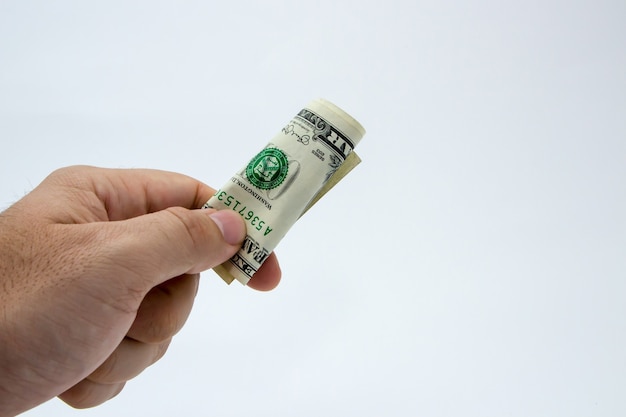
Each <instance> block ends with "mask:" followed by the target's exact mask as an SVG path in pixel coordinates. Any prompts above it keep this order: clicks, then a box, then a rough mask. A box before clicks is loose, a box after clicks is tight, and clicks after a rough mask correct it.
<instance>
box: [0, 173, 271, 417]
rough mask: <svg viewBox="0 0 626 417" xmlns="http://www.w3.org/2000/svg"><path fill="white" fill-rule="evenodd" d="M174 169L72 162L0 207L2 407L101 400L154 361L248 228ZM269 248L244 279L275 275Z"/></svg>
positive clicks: (266, 283) (7, 411) (259, 281)
mask: <svg viewBox="0 0 626 417" xmlns="http://www.w3.org/2000/svg"><path fill="white" fill-rule="evenodd" d="M214 192H215V191H214V190H213V189H212V188H210V187H208V186H207V185H205V184H202V183H201V182H199V181H196V180H194V179H192V178H190V177H186V176H184V175H181V174H175V173H170V172H163V171H154V170H111V169H101V168H93V167H69V168H63V169H60V170H58V171H55V172H54V173H52V174H51V175H50V176H49V177H48V178H46V179H45V180H44V181H43V182H42V183H41V184H40V185H39V186H38V187H37V188H36V189H34V190H33V191H32V192H31V193H30V194H28V195H27V196H25V197H24V198H23V199H21V200H20V201H18V202H17V203H15V204H14V205H13V206H11V207H10V208H8V209H7V210H6V211H5V212H3V213H1V214H0V416H2V417H4V416H13V415H16V414H18V413H20V412H23V411H25V410H27V409H30V408H32V407H34V406H36V405H38V404H41V403H43V402H45V401H47V400H48V399H50V398H53V397H55V396H58V397H59V398H61V399H62V400H63V401H65V402H67V403H68V404H70V405H71V406H73V407H77V408H86V407H93V406H96V405H99V404H101V403H103V402H105V401H107V400H109V399H110V398H113V397H114V396H115V395H117V394H118V393H119V392H120V391H121V390H122V388H123V387H124V384H125V382H126V381H128V380H129V379H131V378H133V377H135V376H136V375H138V374H139V373H141V372H142V371H143V370H144V369H145V368H147V367H148V366H150V365H151V364H153V363H154V362H156V361H157V360H159V359H160V358H161V357H162V356H163V354H164V353H165V352H166V350H167V347H168V345H169V344H170V342H171V340H172V337H173V336H174V335H175V334H176V333H177V332H178V331H179V330H180V329H181V327H182V326H183V324H184V323H185V321H186V319H187V317H188V315H189V313H190V311H191V308H192V305H193V300H194V297H195V295H196V292H197V290H198V280H199V273H200V272H201V271H204V270H206V269H209V268H212V267H214V266H216V265H219V264H220V263H222V262H224V261H225V260H227V259H228V258H230V257H231V256H232V255H233V254H234V253H235V252H236V251H237V250H238V248H239V247H240V244H241V243H242V241H243V238H244V236H245V224H244V221H243V219H242V218H241V217H240V216H239V215H238V214H237V213H235V212H233V211H228V210H224V211H219V212H216V211H214V210H197V209H198V208H199V207H201V206H202V204H203V203H204V202H206V201H207V200H208V199H209V198H210V197H211V196H212V195H213V194H214ZM280 274H281V273H280V267H279V266H278V262H277V259H276V257H275V255H274V254H272V255H271V256H270V257H269V258H268V260H267V261H266V262H265V263H264V264H263V266H262V268H261V269H260V270H259V271H258V272H257V274H256V275H255V276H254V277H253V279H252V280H251V281H250V282H249V284H248V286H249V287H251V288H254V289H257V290H262V291H266V290H271V289H272V288H274V287H275V286H276V285H278V282H279V281H280Z"/></svg>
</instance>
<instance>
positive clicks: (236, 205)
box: [204, 99, 365, 285]
mask: <svg viewBox="0 0 626 417" xmlns="http://www.w3.org/2000/svg"><path fill="white" fill-rule="evenodd" d="M364 134H365V129H363V127H362V126H361V125H360V124H359V122H357V121H356V120H354V119H353V118H352V117H350V116H349V115H348V114H347V113H345V112H344V111H343V110H341V109H340V108H339V107H337V106H335V105H334V104H332V103H330V102H329V101H326V100H323V99H318V100H313V101H311V102H310V103H309V104H308V105H307V106H306V107H305V108H304V109H302V110H301V111H300V112H299V113H298V114H297V115H296V116H294V118H293V119H292V120H291V121H290V122H289V123H288V124H287V125H286V126H285V127H283V128H282V130H281V131H280V132H279V133H278V134H277V135H276V136H275V137H274V138H273V139H272V140H271V141H270V143H268V144H267V146H265V148H263V149H262V150H261V152H259V153H258V154H256V155H255V156H254V157H253V158H252V159H251V160H250V162H249V163H248V164H247V165H246V166H244V167H243V168H242V169H241V170H240V171H239V172H237V173H236V174H235V175H234V176H233V177H232V178H231V179H230V181H229V182H228V183H227V184H226V185H224V186H223V187H222V188H221V189H219V190H218V191H217V192H216V193H215V195H214V196H213V197H211V199H210V200H209V201H207V202H206V204H205V205H204V208H214V209H218V210H223V209H230V210H234V211H236V212H238V213H239V214H240V215H241V216H242V217H243V218H244V220H245V221H246V226H247V236H246V238H245V239H244V242H243V245H242V247H241V249H240V250H239V251H238V252H237V253H236V254H235V255H234V256H233V257H232V258H231V259H229V260H228V261H226V262H224V263H223V264H221V265H219V266H217V267H215V268H214V270H215V272H217V274H218V275H219V276H220V277H222V279H223V280H224V281H226V282H227V283H229V284H230V283H231V282H232V281H233V280H235V279H237V280H238V281H239V282H241V283H242V284H244V285H245V284H247V283H248V281H249V280H250V278H252V276H253V275H254V273H255V272H256V271H257V270H258V269H259V267H260V266H261V264H263V262H264V261H265V260H266V259H267V257H268V256H269V254H270V253H271V252H272V251H273V250H274V248H275V247H276V246H277V245H278V243H279V242H280V240H281V239H282V238H283V237H284V236H285V234H286V233H287V231H288V230H289V229H290V228H291V226H292V225H293V224H294V223H295V222H296V220H298V218H299V217H300V216H302V215H303V214H304V213H305V212H306V211H307V210H308V209H309V208H310V207H311V206H312V205H313V204H315V203H316V202H317V201H318V200H319V199H320V198H321V197H322V196H323V195H324V194H326V192H327V191H328V190H330V189H331V188H332V187H333V186H334V185H335V184H337V182H338V181H339V180H341V178H343V177H344V176H345V175H346V174H347V173H348V172H349V171H350V170H352V168H354V167H355V166H356V165H357V164H358V163H359V162H360V161H361V160H360V159H359V157H358V156H357V155H356V154H355V153H354V152H353V150H354V147H355V146H356V145H357V143H358V142H359V141H360V140H361V138H362V137H363V135H364Z"/></svg>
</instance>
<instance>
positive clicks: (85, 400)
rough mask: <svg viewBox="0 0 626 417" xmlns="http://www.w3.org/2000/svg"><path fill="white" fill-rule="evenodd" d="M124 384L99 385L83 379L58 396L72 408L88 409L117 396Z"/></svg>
mask: <svg viewBox="0 0 626 417" xmlns="http://www.w3.org/2000/svg"><path fill="white" fill-rule="evenodd" d="M123 388H124V383H123V382H122V383H117V384H100V383H97V382H92V381H90V380H88V379H83V380H82V381H80V382H79V383H78V384H76V385H74V386H73V387H72V388H70V389H68V390H67V391H65V392H64V393H63V394H61V395H59V398H60V399H61V400H63V401H65V402H66V403H67V404H69V405H71V406H72V407H74V408H89V407H95V406H97V405H100V404H102V403H103V402H105V401H108V400H110V399H111V398H113V397H115V396H116V395H117V394H119V393H120V392H121V391H122V389H123Z"/></svg>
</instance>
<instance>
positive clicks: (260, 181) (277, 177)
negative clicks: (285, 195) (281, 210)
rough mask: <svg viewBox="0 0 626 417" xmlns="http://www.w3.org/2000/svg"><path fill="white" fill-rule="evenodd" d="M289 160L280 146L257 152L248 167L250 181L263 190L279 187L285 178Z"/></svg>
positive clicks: (247, 173)
mask: <svg viewBox="0 0 626 417" xmlns="http://www.w3.org/2000/svg"><path fill="white" fill-rule="evenodd" d="M288 170H289V162H288V161H287V156H286V155H285V153H284V152H283V151H281V150H280V149H278V148H266V149H263V150H262V151H261V152H259V153H258V154H257V156H255V157H254V158H252V160H251V161H250V163H249V164H248V166H247V167H246V177H247V178H248V181H250V182H251V183H252V185H254V186H255V187H257V188H260V189H262V190H271V189H272V188H276V187H278V186H279V185H280V184H282V182H283V181H284V180H285V177H286V176H287V171H288Z"/></svg>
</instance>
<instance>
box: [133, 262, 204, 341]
mask: <svg viewBox="0 0 626 417" xmlns="http://www.w3.org/2000/svg"><path fill="white" fill-rule="evenodd" d="M198 280H199V275H198V274H193V275H182V276H180V277H177V278H174V279H171V280H169V281H166V282H164V283H163V284H161V285H159V286H157V287H155V288H153V289H152V290H150V292H149V293H148V294H147V295H146V297H145V298H144V300H143V301H142V303H141V305H140V306H139V310H138V311H137V317H136V318H135V321H134V322H133V324H132V326H131V328H130V330H129V331H128V334H127V336H128V337H131V338H133V339H135V340H137V341H139V342H143V343H152V344H157V343H161V342H163V341H166V340H168V339H170V338H171V337H172V336H174V335H175V334H176V333H178V331H179V330H180V329H181V328H182V327H183V324H185V321H187V318H188V317H189V314H190V313H191V308H192V306H193V301H194V298H195V296H196V293H197V291H198Z"/></svg>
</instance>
